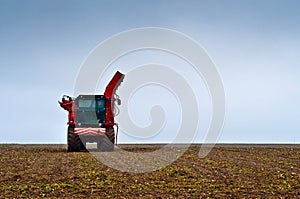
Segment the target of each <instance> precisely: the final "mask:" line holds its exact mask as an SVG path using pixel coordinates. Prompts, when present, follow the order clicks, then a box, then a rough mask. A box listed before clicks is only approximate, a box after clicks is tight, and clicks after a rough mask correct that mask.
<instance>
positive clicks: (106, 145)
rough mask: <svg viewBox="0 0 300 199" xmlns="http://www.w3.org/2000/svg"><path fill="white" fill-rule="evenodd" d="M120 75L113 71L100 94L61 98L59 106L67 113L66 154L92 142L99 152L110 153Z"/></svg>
mask: <svg viewBox="0 0 300 199" xmlns="http://www.w3.org/2000/svg"><path fill="white" fill-rule="evenodd" d="M123 78H124V74H122V73H120V72H119V71H117V72H116V73H115V75H114V77H113V78H112V79H111V81H110V82H109V84H108V85H107V86H106V89H105V92H104V95H79V96H78V97H76V98H73V97H69V96H67V95H64V96H63V97H62V101H61V102H58V103H59V104H60V106H61V107H62V108H63V109H65V110H67V111H68V113H69V117H68V118H69V119H68V151H70V152H71V151H81V150H85V149H86V143H87V142H96V143H97V149H98V150H99V151H113V150H114V144H115V139H116V134H115V130H114V126H116V127H117V131H118V125H117V123H115V121H114V115H115V114H117V112H118V108H117V107H116V106H115V105H116V104H117V105H120V104H121V100H120V99H119V96H118V95H116V94H115V91H116V90H117V88H118V86H119V85H120V84H121V82H122V81H123Z"/></svg>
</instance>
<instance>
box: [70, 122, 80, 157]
mask: <svg viewBox="0 0 300 199" xmlns="http://www.w3.org/2000/svg"><path fill="white" fill-rule="evenodd" d="M74 128H75V127H74V126H73V125H69V126H68V152H73V151H78V146H77V142H76V136H75V134H74Z"/></svg>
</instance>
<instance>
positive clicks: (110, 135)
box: [106, 126, 116, 144]
mask: <svg viewBox="0 0 300 199" xmlns="http://www.w3.org/2000/svg"><path fill="white" fill-rule="evenodd" d="M106 136H107V137H108V139H109V140H110V142H111V143H112V144H115V136H116V135H115V130H114V127H112V126H110V127H107V128H106Z"/></svg>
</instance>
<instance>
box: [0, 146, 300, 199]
mask: <svg viewBox="0 0 300 199" xmlns="http://www.w3.org/2000/svg"><path fill="white" fill-rule="evenodd" d="M123 148H125V149H126V150H128V151H134V152H137V153H138V152H140V151H143V152H145V151H147V150H152V151H153V150H155V148H153V147H143V146H140V147H136V146H127V147H126V146H124V147H123ZM198 151H199V147H196V146H194V147H191V148H190V149H189V150H188V151H187V152H186V153H185V154H184V155H183V156H181V157H180V158H179V159H178V160H177V161H175V162H174V163H173V164H171V165H169V166H167V167H165V168H162V169H160V170H157V171H155V172H151V173H144V174H133V173H126V172H120V171H117V170H114V169H111V168H109V167H107V166H105V165H103V164H101V163H100V162H98V161H97V160H96V159H95V158H94V157H93V156H92V155H91V154H90V153H87V152H80V153H67V152H66V150H65V148H64V147H62V146H57V145H56V146H47V145H44V146H42V145H41V146H31V145H0V163H1V168H0V176H1V177H0V198H20V197H24V198H42V197H45V198H299V196H300V148H299V146H295V145H294V146H292V145H291V146H260V145H257V146H246V147H242V146H236V145H228V146H217V147H215V148H214V149H213V150H212V151H211V152H210V154H209V155H208V156H207V157H206V158H203V159H200V158H199V157H198Z"/></svg>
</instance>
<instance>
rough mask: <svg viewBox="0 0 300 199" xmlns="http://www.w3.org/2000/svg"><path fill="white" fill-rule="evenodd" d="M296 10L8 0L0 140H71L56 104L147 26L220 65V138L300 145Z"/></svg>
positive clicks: (280, 5)
mask: <svg viewBox="0 0 300 199" xmlns="http://www.w3.org/2000/svg"><path fill="white" fill-rule="evenodd" d="M299 8H300V3H299V1H296V0H287V1H279V0H263V1H261V0H254V1H247V0H244V1H240V0H239V1H230V0H229V1H132V0H131V1H130V0H127V1H121V0H119V1H117V0H114V1H111V0H101V1H47V0H45V1H10V0H2V1H0V77H1V78H0V88H1V98H0V102H1V105H2V111H1V113H2V114H1V115H0V121H1V126H0V142H13V143H48V142H49V143H65V142H66V133H65V130H66V118H67V115H66V112H64V111H63V110H62V109H60V107H59V106H58V104H57V100H58V99H60V98H61V96H62V95H63V94H72V93H73V86H74V82H75V79H76V75H77V73H78V71H79V68H80V66H81V64H82V63H83V61H84V60H85V58H86V57H87V56H88V54H89V53H90V51H91V50H92V49H93V48H94V47H95V46H96V45H98V44H99V43H100V42H101V41H103V40H105V39H106V38H108V37H110V36H112V35H114V34H117V33H119V32H121V31H125V30H129V29H132V28H141V27H149V26H150V27H152V26H154V27H163V28H170V29H174V30H177V31H179V32H182V33H184V34H186V35H189V36H190V37H192V38H193V39H195V40H196V41H197V42H198V43H200V44H201V45H202V46H203V47H204V48H205V49H206V50H207V52H208V54H209V55H210V57H211V58H212V59H213V60H214V62H215V64H216V65H217V67H218V69H219V71H220V74H221V76H222V78H223V83H224V87H225V92H226V98H227V103H226V121H225V125H224V129H223V131H222V135H221V137H220V140H219V141H220V142H270V143H278V142H279V143H280V142H282V143H294V142H300V135H299V130H300V127H299V118H300V108H299V105H300V92H299V91H300V89H299V85H300V80H299V75H300V56H299V52H300V36H299V35H300V26H299V24H300V13H299ZM141 59H143V57H141ZM124 83H125V82H124ZM167 133H168V132H166V134H167ZM200 134H201V133H200ZM120 136H121V137H120V142H126V141H128V140H126V139H128V138H126V136H123V137H122V135H120ZM152 141H153V140H152ZM158 141H159V140H158ZM196 141H201V135H199V138H198V140H196ZM153 142H155V139H154V141H153Z"/></svg>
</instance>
